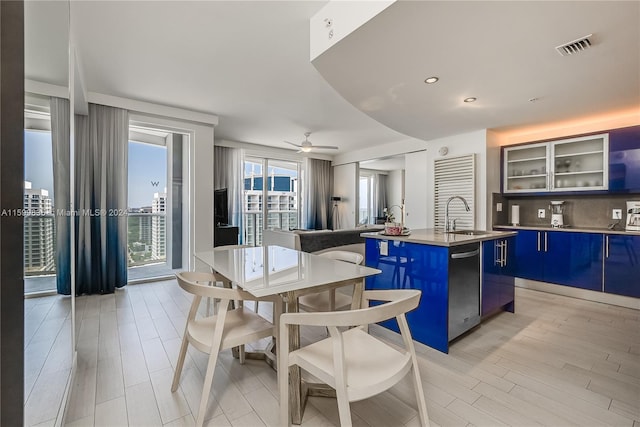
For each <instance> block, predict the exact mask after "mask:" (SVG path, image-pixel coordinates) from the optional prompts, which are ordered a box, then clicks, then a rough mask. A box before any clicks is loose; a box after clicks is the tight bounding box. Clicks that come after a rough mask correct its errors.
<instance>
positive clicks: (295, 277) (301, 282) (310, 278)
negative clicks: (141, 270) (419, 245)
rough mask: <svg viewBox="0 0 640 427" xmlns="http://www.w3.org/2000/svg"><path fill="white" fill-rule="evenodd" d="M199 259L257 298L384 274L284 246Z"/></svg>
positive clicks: (212, 254)
mask: <svg viewBox="0 0 640 427" xmlns="http://www.w3.org/2000/svg"><path fill="white" fill-rule="evenodd" d="M195 256H196V258H198V259H199V260H201V261H202V262H204V263H205V264H207V265H209V266H211V267H212V268H213V269H214V270H215V271H217V272H218V273H220V274H222V275H223V276H225V277H226V278H228V279H229V280H231V282H233V283H235V284H236V285H238V286H239V287H240V288H242V289H244V290H245V291H247V292H249V293H251V294H253V295H255V296H257V297H263V296H267V295H276V294H283V293H286V292H290V291H302V290H304V289H308V288H313V287H318V286H323V285H328V284H331V283H337V282H341V281H345V280H352V279H353V280H357V279H362V278H364V277H367V276H372V275H374V274H378V273H380V270H378V269H375V268H370V267H365V266H362V265H356V264H351V263H348V262H343V261H336V260H333V259H330V258H326V257H322V256H318V255H313V254H310V253H307V252H302V251H297V250H294V249H288V248H283V247H281V246H266V247H262V246H256V247H250V248H236V249H226V250H220V249H218V250H213V249H211V250H207V251H201V252H197V253H196V255H195Z"/></svg>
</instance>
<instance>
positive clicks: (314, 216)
mask: <svg viewBox="0 0 640 427" xmlns="http://www.w3.org/2000/svg"><path fill="white" fill-rule="evenodd" d="M332 191H333V171H332V169H331V162H330V161H329V160H320V159H311V158H307V159H306V160H305V182H304V212H305V218H304V227H305V228H308V229H311V230H323V229H326V228H332V224H330V211H331V192H332Z"/></svg>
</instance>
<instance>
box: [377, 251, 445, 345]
mask: <svg viewBox="0 0 640 427" xmlns="http://www.w3.org/2000/svg"><path fill="white" fill-rule="evenodd" d="M383 242H386V243H387V245H388V254H387V255H381V254H380V245H381V244H382V243H383ZM365 248H366V252H365V263H366V265H367V266H369V267H374V268H378V269H380V270H382V273H381V274H378V275H376V276H370V277H367V278H366V281H365V288H366V289H419V290H421V291H422V297H421V299H420V304H419V306H418V308H417V309H415V310H414V311H412V312H410V313H408V314H407V322H408V323H409V327H410V329H411V334H412V336H413V338H414V339H415V340H417V341H419V342H421V343H423V344H426V345H428V346H430V347H433V348H435V349H437V350H440V351H442V352H445V353H446V352H448V350H449V339H448V301H449V298H448V292H449V287H448V258H449V249H448V248H447V247H443V246H431V245H421V244H417V243H408V242H400V241H394V240H379V239H366V243H365ZM382 326H384V327H386V328H389V329H391V330H393V331H396V332H399V329H398V325H397V322H396V321H395V320H391V321H386V322H383V323H382Z"/></svg>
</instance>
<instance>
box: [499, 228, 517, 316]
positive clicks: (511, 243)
mask: <svg viewBox="0 0 640 427" xmlns="http://www.w3.org/2000/svg"><path fill="white" fill-rule="evenodd" d="M504 242H505V243H504V249H503V250H504V263H503V265H502V268H501V269H500V293H499V294H498V304H499V306H500V307H504V308H505V310H506V311H509V312H511V313H513V311H514V301H515V270H516V263H515V260H516V238H515V237H507V238H506V239H504Z"/></svg>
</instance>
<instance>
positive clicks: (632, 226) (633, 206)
mask: <svg viewBox="0 0 640 427" xmlns="http://www.w3.org/2000/svg"><path fill="white" fill-rule="evenodd" d="M626 224H627V225H626V227H625V230H627V231H640V201H629V202H627V223H626Z"/></svg>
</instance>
